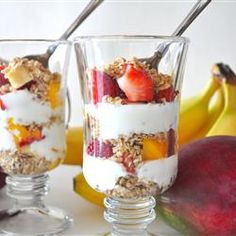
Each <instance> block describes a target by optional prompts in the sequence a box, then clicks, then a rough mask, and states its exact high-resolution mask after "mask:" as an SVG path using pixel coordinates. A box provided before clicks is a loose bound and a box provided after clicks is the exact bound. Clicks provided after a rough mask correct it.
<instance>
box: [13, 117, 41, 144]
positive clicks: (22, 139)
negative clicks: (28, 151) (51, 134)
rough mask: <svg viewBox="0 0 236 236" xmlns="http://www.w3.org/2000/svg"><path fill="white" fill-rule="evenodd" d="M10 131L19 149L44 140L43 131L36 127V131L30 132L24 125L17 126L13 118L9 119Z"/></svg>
mask: <svg viewBox="0 0 236 236" xmlns="http://www.w3.org/2000/svg"><path fill="white" fill-rule="evenodd" d="M8 129H9V131H10V132H11V133H12V134H13V137H14V140H15V143H16V146H17V147H18V148H20V147H22V146H25V145H28V144H30V143H32V142H34V141H37V140H41V139H43V138H44V137H43V136H42V131H41V129H39V128H37V127H35V128H34V129H31V130H28V129H27V127H25V126H23V125H19V124H15V123H14V119H13V118H10V119H8Z"/></svg>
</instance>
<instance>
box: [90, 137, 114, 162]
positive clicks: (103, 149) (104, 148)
mask: <svg viewBox="0 0 236 236" xmlns="http://www.w3.org/2000/svg"><path fill="white" fill-rule="evenodd" d="M112 148H113V145H112V144H111V143H109V142H106V143H105V142H100V141H99V140H98V139H94V140H92V142H91V143H90V144H89V145H88V147H87V153H88V155H90V156H93V155H94V156H95V157H101V158H109V157H111V156H112V155H113V151H112Z"/></svg>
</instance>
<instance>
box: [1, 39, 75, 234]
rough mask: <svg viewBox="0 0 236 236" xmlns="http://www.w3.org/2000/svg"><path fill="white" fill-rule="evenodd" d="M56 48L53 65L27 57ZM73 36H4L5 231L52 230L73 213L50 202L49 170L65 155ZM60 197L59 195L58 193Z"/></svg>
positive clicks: (58, 228) (67, 221) (67, 222)
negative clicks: (47, 199) (8, 202)
mask: <svg viewBox="0 0 236 236" xmlns="http://www.w3.org/2000/svg"><path fill="white" fill-rule="evenodd" d="M54 44H57V48H56V50H55V52H54V53H53V55H52V56H51V57H50V59H49V63H48V67H44V66H43V65H42V64H41V63H40V61H37V60H30V59H27V58H24V56H26V55H32V54H33V55H35V54H37V55H39V54H43V53H45V52H46V51H47V49H48V47H49V46H50V45H54ZM70 46H71V45H70V43H69V42H68V41H54V40H0V58H1V59H0V133H1V139H0V168H1V171H2V172H4V173H6V174H8V177H7V179H6V183H7V186H6V190H7V195H8V196H9V198H10V199H12V201H11V202H12V204H11V206H10V207H9V208H6V209H1V211H0V233H1V234H6V235H8V234H9V235H24V236H26V235H48V234H53V233H57V232H59V231H62V230H64V229H65V228H67V226H69V225H70V223H71V221H72V219H71V218H70V217H69V216H68V215H67V214H66V213H65V212H64V211H63V210H60V209H57V208H55V207H49V206H47V205H45V203H44V197H45V195H46V194H47V193H48V191H49V176H48V171H50V170H52V169H54V168H56V167H57V166H58V165H59V164H60V163H61V162H62V161H63V158H64V156H65V150H66V149H65V148H66V147H65V94H66V88H67V86H66V74H67V68H68V59H69V54H70ZM58 197H60V196H58Z"/></svg>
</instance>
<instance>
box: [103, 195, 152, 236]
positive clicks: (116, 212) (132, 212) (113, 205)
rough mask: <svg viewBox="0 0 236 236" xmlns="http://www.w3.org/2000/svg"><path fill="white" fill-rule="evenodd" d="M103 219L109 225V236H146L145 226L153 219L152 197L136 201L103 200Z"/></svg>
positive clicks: (109, 198)
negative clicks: (104, 208) (110, 227)
mask: <svg viewBox="0 0 236 236" xmlns="http://www.w3.org/2000/svg"><path fill="white" fill-rule="evenodd" d="M104 204H105V207H106V210H105V212H104V218H105V220H106V221H108V222H109V223H111V225H112V232H111V233H110V234H107V235H111V236H124V235H133V236H148V235H152V234H149V233H148V231H147V226H148V225H149V224H150V223H151V222H152V221H153V220H154V219H155V217H156V214H155V210H154V207H155V204H156V201H155V199H154V198H153V197H144V198H137V199H118V198H111V197H108V198H105V201H104Z"/></svg>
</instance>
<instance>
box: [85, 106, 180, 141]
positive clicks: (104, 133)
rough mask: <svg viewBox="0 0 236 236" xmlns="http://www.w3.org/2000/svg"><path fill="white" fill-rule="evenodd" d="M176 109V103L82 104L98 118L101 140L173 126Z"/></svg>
mask: <svg viewBox="0 0 236 236" xmlns="http://www.w3.org/2000/svg"><path fill="white" fill-rule="evenodd" d="M178 109H179V107H178V102H172V103H165V104H152V103H149V104H127V105H120V104H110V103H98V104H97V107H96V106H95V105H92V104H87V105H85V112H86V113H88V114H90V115H91V116H93V117H95V118H96V119H97V120H99V127H100V131H99V133H100V137H101V138H103V139H111V138H118V136H119V135H121V134H122V135H129V134H130V133H146V134H149V133H157V132H165V131H168V130H169V129H170V128H174V129H175V128H176V121H177V114H178Z"/></svg>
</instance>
